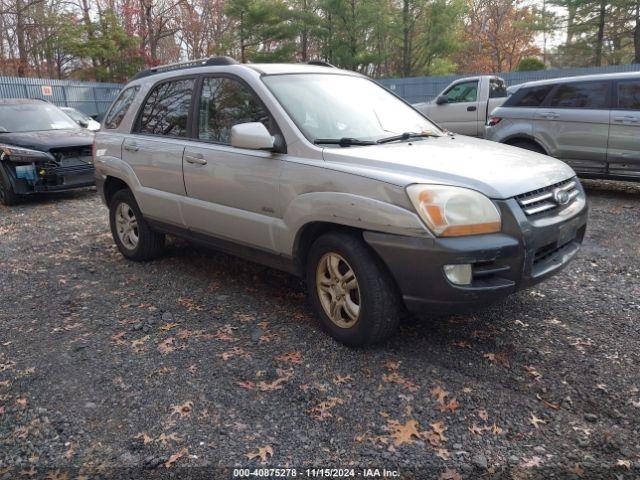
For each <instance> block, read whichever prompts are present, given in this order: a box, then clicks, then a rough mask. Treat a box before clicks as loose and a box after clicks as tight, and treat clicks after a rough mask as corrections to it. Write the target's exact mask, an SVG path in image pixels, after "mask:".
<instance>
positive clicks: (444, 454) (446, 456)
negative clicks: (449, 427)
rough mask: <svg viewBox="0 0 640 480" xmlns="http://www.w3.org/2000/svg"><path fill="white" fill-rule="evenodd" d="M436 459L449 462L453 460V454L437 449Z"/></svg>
mask: <svg viewBox="0 0 640 480" xmlns="http://www.w3.org/2000/svg"><path fill="white" fill-rule="evenodd" d="M436 457H440V458H441V459H443V460H449V459H450V458H451V454H450V453H449V450H447V449H446V448H437V449H436Z"/></svg>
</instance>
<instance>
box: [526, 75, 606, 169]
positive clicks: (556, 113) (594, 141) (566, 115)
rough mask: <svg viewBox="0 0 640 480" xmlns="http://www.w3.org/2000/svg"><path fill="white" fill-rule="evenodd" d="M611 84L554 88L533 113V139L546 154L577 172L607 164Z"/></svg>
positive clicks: (600, 82) (589, 83) (590, 83)
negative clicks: (537, 141) (541, 145)
mask: <svg viewBox="0 0 640 480" xmlns="http://www.w3.org/2000/svg"><path fill="white" fill-rule="evenodd" d="M610 87H611V83H610V82H608V81H587V82H584V81H582V82H567V83H561V84H559V85H557V86H556V87H555V88H554V89H553V91H552V92H551V94H550V95H549V96H548V97H547V99H546V100H545V102H544V104H543V105H542V106H541V107H540V108H539V109H538V110H537V111H536V119H535V122H534V133H535V136H536V137H538V138H540V140H541V142H542V143H543V144H544V145H545V146H546V147H547V149H548V151H549V154H550V155H552V156H554V157H556V158H560V159H562V160H566V161H567V162H568V163H570V164H571V165H572V166H574V167H576V168H577V169H580V170H594V169H595V170H600V169H602V168H604V167H605V162H606V160H607V141H608V138H609V105H610V96H611V93H610V90H611V88H610Z"/></svg>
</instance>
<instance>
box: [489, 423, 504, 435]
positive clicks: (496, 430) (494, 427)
mask: <svg viewBox="0 0 640 480" xmlns="http://www.w3.org/2000/svg"><path fill="white" fill-rule="evenodd" d="M491 432H492V433H493V434H494V435H501V434H502V429H501V428H500V427H499V426H498V425H496V423H495V422H493V425H492V426H491Z"/></svg>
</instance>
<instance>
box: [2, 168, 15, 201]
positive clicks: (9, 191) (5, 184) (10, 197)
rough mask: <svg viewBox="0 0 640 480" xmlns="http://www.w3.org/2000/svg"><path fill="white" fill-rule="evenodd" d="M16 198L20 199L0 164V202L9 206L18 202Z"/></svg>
mask: <svg viewBox="0 0 640 480" xmlns="http://www.w3.org/2000/svg"><path fill="white" fill-rule="evenodd" d="M18 200H20V197H19V196H18V195H16V193H15V192H14V191H13V187H12V186H11V182H10V181H9V176H8V174H7V172H5V170H4V167H3V166H2V165H0V203H1V204H2V205H5V206H7V207H10V206H11V205H15V204H16V203H18Z"/></svg>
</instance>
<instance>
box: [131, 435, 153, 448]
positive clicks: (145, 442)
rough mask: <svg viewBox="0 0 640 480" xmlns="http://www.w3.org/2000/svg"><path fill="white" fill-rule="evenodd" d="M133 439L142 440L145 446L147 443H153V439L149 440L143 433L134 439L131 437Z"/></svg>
mask: <svg viewBox="0 0 640 480" xmlns="http://www.w3.org/2000/svg"><path fill="white" fill-rule="evenodd" d="M133 438H139V439H141V440H142V443H144V444H145V445H147V444H149V443H151V442H153V438H151V437H150V436H149V435H147V434H146V433H144V432H141V433H139V434H138V435H136V436H135V437H133Z"/></svg>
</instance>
